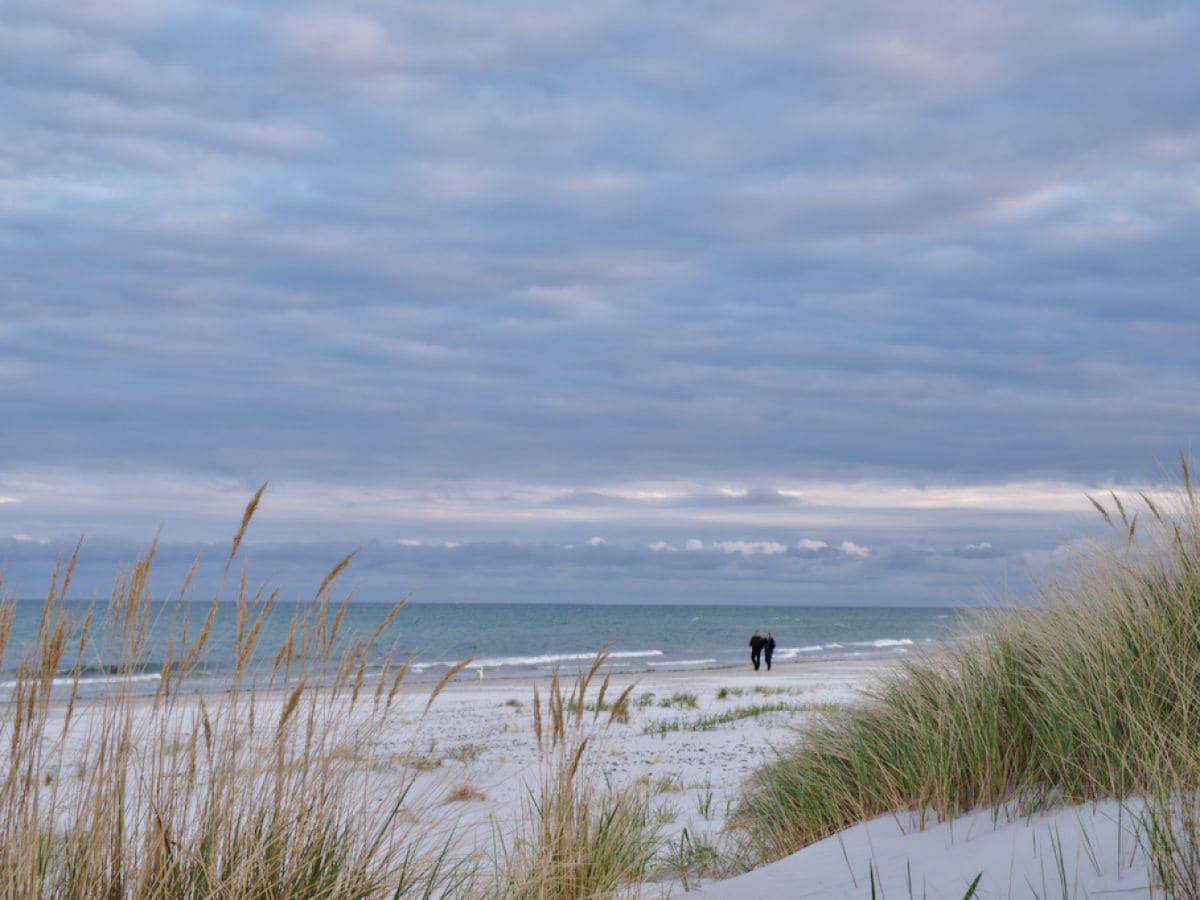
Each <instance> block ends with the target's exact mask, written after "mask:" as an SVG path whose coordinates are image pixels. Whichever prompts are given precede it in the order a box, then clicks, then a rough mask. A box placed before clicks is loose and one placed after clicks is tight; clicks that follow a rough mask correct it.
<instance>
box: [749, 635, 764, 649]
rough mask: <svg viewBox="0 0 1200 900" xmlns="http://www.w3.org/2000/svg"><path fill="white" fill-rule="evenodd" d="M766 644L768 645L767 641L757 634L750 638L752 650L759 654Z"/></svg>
mask: <svg viewBox="0 0 1200 900" xmlns="http://www.w3.org/2000/svg"><path fill="white" fill-rule="evenodd" d="M764 643H766V641H764V640H763V637H762V635H761V634H756V635H755V636H754V637H752V638H750V649H751V650H753V651H754V652H755V653H757V652H758V651H760V650H761V649H762V647H763V644H764Z"/></svg>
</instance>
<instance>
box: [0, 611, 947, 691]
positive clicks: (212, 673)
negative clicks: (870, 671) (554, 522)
mask: <svg viewBox="0 0 1200 900" xmlns="http://www.w3.org/2000/svg"><path fill="white" fill-rule="evenodd" d="M64 610H65V611H66V612H67V613H68V615H72V614H73V615H75V616H76V624H75V627H74V629H73V633H72V634H71V635H70V641H69V645H70V647H71V648H72V649H71V651H70V652H68V654H67V656H66V658H65V659H64V661H63V665H62V667H61V668H60V669H59V671H58V673H57V677H56V679H55V685H56V686H57V687H58V688H60V689H66V688H68V687H69V686H70V685H71V684H72V682H73V681H74V679H75V669H76V665H77V664H78V669H79V691H80V693H81V694H83V695H95V694H100V693H104V692H105V691H106V690H109V689H111V688H113V687H116V686H121V687H123V688H125V689H128V688H130V687H132V688H133V689H134V690H139V691H145V692H147V693H152V692H153V691H154V690H155V688H156V687H157V683H158V681H159V680H160V679H161V677H162V676H163V669H164V666H165V665H167V653H166V648H167V646H168V644H169V643H171V642H172V641H174V643H175V644H176V646H178V643H179V638H180V633H181V631H182V629H181V626H180V624H179V623H180V610H179V608H178V606H177V604H175V603H151V604H150V607H149V610H148V616H147V621H148V637H147V640H146V644H145V647H146V649H145V651H144V652H143V653H142V655H141V659H140V660H139V661H138V662H137V664H136V665H135V666H129V665H123V664H122V663H121V661H120V660H118V659H111V658H106V656H105V651H104V648H105V647H106V646H109V642H108V639H107V637H106V635H105V633H104V632H103V631H102V628H101V626H99V625H98V624H94V625H93V626H92V629H91V633H90V634H89V635H88V636H87V641H86V642H85V646H84V650H83V654H82V656H79V655H78V654H77V653H75V650H74V648H75V647H77V646H78V644H79V640H80V637H81V634H80V631H81V625H80V623H81V622H82V621H83V615H82V614H83V612H84V611H85V610H84V606H83V604H78V605H72V604H71V603H69V602H68V603H66V604H65V605H64ZM307 610H308V606H307V605H305V606H304V607H297V606H294V605H291V604H282V603H281V604H277V605H276V606H274V607H272V608H271V609H270V611H269V612H268V614H267V616H266V619H265V620H264V623H263V626H262V629H261V632H260V634H259V638H258V640H257V643H256V649H255V652H254V653H253V655H252V656H251V657H250V664H249V667H248V669H249V672H250V676H251V679H252V680H253V681H254V682H255V683H260V684H265V683H266V681H267V678H268V676H269V674H270V672H271V670H272V668H273V666H274V662H275V660H276V658H277V656H278V653H279V649H280V647H281V646H282V645H283V643H284V641H285V640H286V637H287V634H288V631H289V630H290V628H291V626H292V622H293V620H294V619H296V618H297V617H298V616H303V615H304V614H305V612H307ZM389 610H390V607H388V606H384V605H377V604H372V603H351V604H348V605H346V607H345V615H344V617H343V619H342V621H341V624H340V627H339V629H338V633H337V637H336V641H335V642H334V655H335V656H337V655H340V653H341V651H342V650H344V649H345V648H347V647H349V646H352V645H353V643H354V642H356V641H358V640H359V639H360V638H363V637H364V636H369V635H370V634H372V633H373V632H374V631H375V630H376V629H377V628H378V626H379V625H380V623H381V622H383V621H384V619H385V617H386V616H387V614H388V612H389ZM206 612H207V605H206V604H201V603H197V604H196V605H195V606H194V607H193V609H192V610H191V613H190V618H191V625H190V629H191V635H193V636H194V635H195V633H196V630H197V625H198V622H199V621H200V620H201V619H202V618H203V617H204V614H205V613H206ZM102 613H103V610H100V611H98V613H97V615H96V616H95V617H94V621H96V620H99V619H102V618H103V615H102ZM41 615H42V603H41V602H27V601H18V602H17V603H16V613H15V619H14V622H13V627H12V631H11V633H10V635H9V639H8V642H7V647H6V648H4V654H3V656H2V657H0V699H3V698H4V697H5V696H6V695H8V694H10V693H11V691H12V689H13V687H14V686H15V678H16V673H17V667H18V665H19V664H20V659H21V656H22V653H23V652H25V651H26V650H28V649H29V648H31V647H32V646H34V645H35V638H36V635H37V633H38V627H39V622H40V619H41ZM330 617H331V618H332V613H331V615H330ZM236 628H237V607H236V604H234V603H221V604H219V605H218V607H217V614H216V618H215V621H214V625H213V629H212V633H211V637H210V639H209V641H208V643H207V653H206V655H205V656H204V658H203V661H202V664H201V665H200V666H198V667H197V668H196V670H195V672H194V674H193V676H192V677H191V678H190V683H189V685H188V686H189V687H194V688H196V689H198V690H220V689H222V688H225V687H228V686H229V685H230V683H231V678H232V674H233V670H234V662H235V644H236V642H235V634H236ZM755 629H758V630H759V631H761V632H763V633H764V634H765V633H766V632H768V631H770V632H772V634H773V635H774V637H775V640H776V645H777V646H776V650H775V655H774V664H775V665H778V666H791V665H799V664H803V663H807V662H813V661H820V660H850V659H863V658H895V657H901V656H907V655H910V654H915V653H920V652H923V651H932V650H937V649H938V648H939V647H940V646H943V645H946V644H948V643H950V642H953V641H957V640H962V639H964V638H965V637H966V636H967V635H968V633H969V631H970V627H969V624H968V620H967V619H965V618H964V615H963V611H961V610H958V609H954V608H946V607H905V608H894V607H817V606H752V605H736V606H735V605H727V606H712V605H703V606H699V605H698V606H687V605H677V604H673V605H634V604H621V605H587V604H571V603H410V604H408V605H407V606H405V607H404V608H403V609H401V610H400V612H399V614H398V615H396V617H395V618H394V619H393V620H392V622H391V623H390V624H389V625H388V626H387V627H386V628H385V629H384V631H383V632H382V633H381V634H380V636H379V639H378V641H377V642H376V644H375V649H374V650H373V651H372V655H371V657H370V659H369V662H370V669H373V670H375V671H379V670H381V668H382V666H383V663H384V661H385V658H386V657H387V655H388V654H389V653H390V654H392V656H393V658H394V659H396V660H406V659H407V660H409V674H408V676H407V677H408V679H409V680H419V681H436V680H438V679H440V678H441V677H442V676H443V675H444V674H445V673H446V671H447V670H448V669H449V668H450V667H452V666H455V665H457V664H459V663H461V662H462V661H463V660H470V662H469V663H468V664H467V665H466V667H465V668H464V669H463V670H462V672H461V674H460V675H459V676H458V677H460V678H461V677H472V678H477V677H485V678H518V677H541V676H549V675H550V674H551V673H552V672H553V671H554V670H555V669H556V668H557V669H559V670H560V671H561V672H563V673H564V674H571V673H574V672H575V671H576V669H577V668H579V667H581V666H582V667H587V666H589V665H590V664H591V662H592V661H593V660H594V659H595V656H596V653H597V652H598V651H600V650H601V648H604V649H605V652H606V653H607V659H606V661H605V663H604V669H605V670H610V671H614V672H647V671H654V670H700V669H726V668H735V667H747V666H749V665H750V651H749V646H748V645H749V640H750V636H751V634H752V633H753V632H754V630H755ZM176 659H178V653H176Z"/></svg>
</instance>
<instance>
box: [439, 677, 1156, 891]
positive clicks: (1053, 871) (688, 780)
mask: <svg viewBox="0 0 1200 900" xmlns="http://www.w3.org/2000/svg"><path fill="white" fill-rule="evenodd" d="M888 667H889V664H888V663H886V662H882V661H877V660H874V661H862V662H825V663H810V664H797V665H789V666H776V667H775V670H774V671H773V672H771V673H766V672H754V671H752V670H750V669H749V667H747V668H746V669H737V670H721V671H701V672H695V673H680V672H659V673H650V674H642V675H638V676H632V680H635V681H636V682H637V687H636V688H635V691H634V693H633V695H632V696H633V698H635V699H636V698H638V697H641V696H642V695H644V694H646V693H652V694H653V695H654V697H655V700H654V703H653V704H652V705H647V706H644V707H642V708H641V709H637V707H636V704H635V711H634V713H633V715H632V716H631V718H630V722H629V723H628V724H627V725H620V724H617V725H614V726H612V727H611V729H610V730H609V733H608V738H609V742H610V747H609V750H608V751H607V755H606V756H605V757H604V758H603V765H604V768H605V771H606V772H608V773H609V774H610V775H611V776H612V777H613V778H614V780H617V781H622V780H633V779H637V778H649V779H651V782H652V783H659V782H661V783H663V784H664V785H666V784H667V783H669V784H670V785H671V789H670V790H666V791H664V793H662V794H660V795H659V801H658V802H659V803H660V804H662V805H667V806H669V807H670V808H671V809H672V810H673V812H674V818H673V820H672V821H670V822H669V823H668V824H667V825H666V827H665V828H664V834H665V835H666V837H667V839H668V841H675V842H677V841H678V840H679V836H680V835H681V834H682V832H683V829H684V828H686V829H688V832H689V835H691V836H692V838H693V839H700V840H707V841H709V842H711V843H712V844H714V845H716V846H721V845H722V843H723V842H724V841H728V840H729V837H728V835H724V834H723V833H722V828H723V826H724V824H725V820H726V817H727V815H728V813H729V812H730V810H731V808H732V806H733V804H734V803H735V802H736V798H737V796H738V794H739V789H740V786H741V783H742V780H743V779H744V777H745V776H746V775H747V774H749V773H750V772H751V771H752V770H753V769H754V768H755V767H756V766H758V765H759V763H760V762H761V761H762V760H763V759H764V758H765V757H766V756H767V755H768V754H769V753H770V752H771V748H772V747H774V746H787V745H789V744H790V742H792V741H793V740H794V739H795V732H794V728H795V726H797V725H801V724H802V723H804V722H805V721H807V720H809V719H810V718H811V717H812V716H814V715H819V711H811V710H810V711H797V712H779V713H768V714H764V715H761V716H755V717H753V718H749V719H741V720H738V721H736V722H733V723H729V724H723V725H719V726H717V727H715V728H712V729H710V730H687V729H684V730H679V731H672V732H669V733H668V734H667V735H665V736H657V735H653V734H649V735H648V734H645V733H644V732H645V729H646V727H647V726H652V725H653V724H654V723H661V722H664V721H671V720H690V721H693V722H694V721H696V720H698V719H700V717H702V716H706V715H712V714H716V713H720V712H723V711H728V710H730V709H732V708H734V707H736V706H751V705H755V704H764V703H773V702H774V703H779V702H782V703H787V704H789V705H792V706H802V707H803V706H807V707H810V708H811V707H818V706H822V705H825V704H839V705H840V704H845V703H852V702H855V701H856V700H858V699H860V698H861V697H862V691H863V690H864V689H866V688H869V686H870V685H871V683H872V682H873V681H874V680H875V679H876V678H877V677H878V676H879V675H880V674H881V673H884V672H886V670H887V668H888ZM628 680H630V678H621V679H618V681H619V683H620V684H621V685H623V684H625V683H627V682H628ZM543 688H544V685H543ZM722 688H724V689H726V691H727V692H728V694H729V696H727V697H726V699H718V693H719V692H720V690H721V689H722ZM761 690H768V691H780V693H758V692H757V691H761ZM737 691H740V692H742V693H741V695H740V696H738V695H737V694H735V693H734V692H737ZM677 692H687V693H691V694H694V695H695V696H696V698H697V708H696V709H683V708H680V707H678V706H672V707H670V708H664V707H661V706H659V705H658V703H660V702H661V700H662V699H663V698H669V697H671V696H672V695H673V694H675V693H677ZM531 697H532V687H531V683H530V682H516V681H512V682H489V681H487V680H486V679H485V680H484V681H483V682H459V683H455V684H452V685H450V686H449V687H448V688H447V689H446V691H445V693H444V694H443V696H441V697H439V698H438V700H437V702H436V703H435V706H434V708H433V710H431V712H430V714H429V716H428V721H427V723H426V724H427V726H429V727H430V728H431V729H432V730H433V731H434V732H436V733H438V734H439V735H440V738H439V740H440V741H443V742H444V745H445V747H446V748H449V747H450V746H451V745H452V744H454V743H456V742H458V743H459V744H460V745H461V744H469V745H475V746H481V747H483V748H484V749H483V750H482V751H481V752H480V755H479V757H478V759H477V760H476V761H475V763H474V764H473V765H471V766H464V767H463V769H462V772H461V774H462V775H463V776H464V777H466V778H472V779H475V781H476V783H478V784H479V785H480V787H481V790H482V791H483V792H484V793H486V794H487V796H488V800H487V801H486V802H481V803H479V804H478V806H479V807H480V809H479V810H478V811H482V810H483V809H484V808H489V807H490V812H489V814H496V812H497V810H498V809H499V808H505V807H511V805H512V804H517V803H519V801H520V790H521V789H520V784H521V783H522V781H521V780H522V778H523V777H528V776H530V775H531V773H532V772H533V765H534V762H535V759H536V754H535V753H534V752H533V739H532V735H531V734H530V733H529V731H530V728H529V721H530V718H529V708H528V703H529V701H530V699H531ZM511 699H516V700H517V701H518V702H520V703H521V707H520V708H519V709H518V708H514V707H511V706H505V705H504V704H505V702H506V701H508V700H511ZM464 805H467V804H464ZM1138 809H1139V807H1138V806H1137V805H1136V803H1135V804H1133V805H1132V811H1131V810H1130V809H1128V808H1123V807H1122V806H1121V805H1120V804H1117V803H1111V802H1109V803H1103V804H1096V805H1089V806H1087V807H1071V808H1066V809H1061V810H1057V811H1055V812H1052V813H1048V814H1038V815H1034V816H1028V817H1023V816H1021V814H1020V813H1019V812H1016V811H1013V813H1012V814H1011V815H1010V814H1007V813H1001V814H999V815H996V814H994V813H993V811H991V810H980V811H977V812H975V813H973V814H971V815H967V816H963V817H961V818H959V819H957V820H955V821H953V822H947V823H941V824H939V823H937V822H934V821H930V822H927V823H925V825H926V827H925V828H924V829H920V828H917V827H916V825H917V823H916V822H914V821H913V820H912V818H911V817H910V816H908V815H901V816H885V817H883V818H880V819H877V820H875V821H872V822H868V823H864V824H862V825H859V826H856V827H854V828H851V829H848V830H846V831H844V832H842V833H841V834H839V835H835V836H833V837H831V838H828V839H826V840H824V841H821V842H819V843H817V844H814V845H812V846H810V847H807V848H805V849H804V850H802V851H800V852H799V853H796V854H794V855H793V856H790V857H787V858H786V859H782V860H779V861H777V862H775V863H772V864H770V865H768V866H764V867H762V868H759V869H756V870H754V871H753V872H750V873H747V874H745V875H741V876H737V877H734V878H730V879H727V880H724V881H713V880H706V881H704V882H702V883H701V884H699V886H697V884H696V882H695V880H694V879H690V880H689V883H688V885H687V887H688V888H690V890H688V891H685V890H684V886H683V885H680V884H678V883H677V882H664V883H662V884H655V885H647V886H645V888H644V890H643V895H644V896H666V895H670V896H688V897H692V896H695V897H698V898H700V897H703V898H721V900H726V898H727V900H755V898H763V900H766V898H780V900H783V898H799V897H805V898H818V897H828V898H843V897H870V896H872V893H871V890H872V888H871V879H872V873H874V886H875V892H876V893H875V896H878V897H881V898H887V897H904V898H907V897H910V896H911V897H925V898H930V900H933V898H943V897H946V898H950V897H952V898H955V900H958V898H961V897H963V895H964V894H965V893H966V892H967V890H968V888H969V887H970V886H971V884H972V882H973V881H974V880H975V878H976V876H977V875H979V874H980V873H982V878H980V880H979V883H978V885H977V888H976V896H978V897H1006V898H1034V897H1091V896H1099V895H1103V896H1105V897H1145V896H1149V895H1150V892H1149V888H1148V886H1147V885H1148V882H1149V871H1150V870H1149V866H1148V864H1147V860H1146V858H1145V855H1144V853H1143V850H1142V845H1141V843H1140V842H1139V836H1138V831H1137V829H1138V823H1137V818H1136V813H1137V810H1138ZM910 886H911V887H910Z"/></svg>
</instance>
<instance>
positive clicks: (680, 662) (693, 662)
mask: <svg viewBox="0 0 1200 900" xmlns="http://www.w3.org/2000/svg"><path fill="white" fill-rule="evenodd" d="M715 662H716V660H715V659H668V660H663V661H662V662H648V663H646V665H648V666H651V667H653V666H711V665H712V664H713V663H715Z"/></svg>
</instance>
